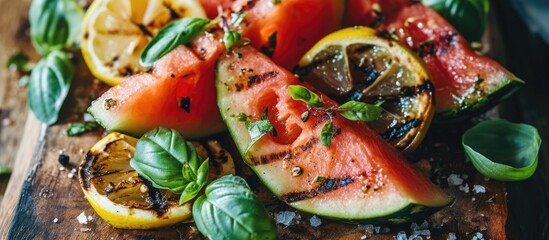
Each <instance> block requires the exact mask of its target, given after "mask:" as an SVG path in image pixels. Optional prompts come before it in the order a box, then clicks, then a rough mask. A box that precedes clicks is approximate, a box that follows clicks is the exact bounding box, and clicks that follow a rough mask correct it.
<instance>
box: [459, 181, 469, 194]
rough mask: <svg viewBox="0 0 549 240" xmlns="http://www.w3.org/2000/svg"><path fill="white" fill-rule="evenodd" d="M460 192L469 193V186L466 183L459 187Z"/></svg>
mask: <svg viewBox="0 0 549 240" xmlns="http://www.w3.org/2000/svg"><path fill="white" fill-rule="evenodd" d="M459 190H461V191H463V192H465V193H469V184H467V183H465V185H459Z"/></svg>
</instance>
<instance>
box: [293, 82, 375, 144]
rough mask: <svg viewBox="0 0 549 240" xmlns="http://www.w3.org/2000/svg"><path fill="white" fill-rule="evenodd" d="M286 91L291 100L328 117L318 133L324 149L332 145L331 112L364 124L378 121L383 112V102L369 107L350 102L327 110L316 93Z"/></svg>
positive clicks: (299, 88)
mask: <svg viewBox="0 0 549 240" xmlns="http://www.w3.org/2000/svg"><path fill="white" fill-rule="evenodd" d="M288 91H289V93H290V96H291V97H292V99H294V100H298V101H302V102H305V103H307V104H308V105H309V106H311V107H312V108H313V110H315V111H324V112H325V114H326V115H327V116H328V121H327V122H326V123H325V124H324V126H323V127H322V130H321V132H320V142H321V143H322V145H324V146H326V147H329V146H330V145H332V139H333V137H334V135H335V131H336V128H335V126H334V123H333V120H332V113H333V112H339V113H340V114H341V116H343V117H344V118H347V119H349V120H351V121H364V122H369V121H374V120H376V119H378V118H379V116H380V115H381V113H382V112H383V108H381V104H383V102H379V103H377V104H375V105H371V104H367V103H364V102H358V101H354V100H352V101H348V102H346V103H344V104H342V105H341V106H339V107H332V108H328V107H326V105H324V102H322V99H321V98H320V97H319V96H318V95H317V94H316V93H314V92H312V91H311V90H309V89H307V88H306V87H304V86H301V85H291V86H289V87H288Z"/></svg>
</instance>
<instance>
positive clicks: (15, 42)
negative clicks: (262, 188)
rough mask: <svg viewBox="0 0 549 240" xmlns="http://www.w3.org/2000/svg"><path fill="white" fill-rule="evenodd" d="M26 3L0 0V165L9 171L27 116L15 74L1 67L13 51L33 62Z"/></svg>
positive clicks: (1, 186) (0, 183)
mask: <svg viewBox="0 0 549 240" xmlns="http://www.w3.org/2000/svg"><path fill="white" fill-rule="evenodd" d="M29 3H30V0H22V1H9V0H3V1H0V13H1V14H0V26H1V28H0V29H1V31H2V33H1V34H0V164H7V165H8V166H9V167H10V168H11V169H13V167H15V166H16V164H15V162H16V161H15V158H16V155H17V149H18V146H19V142H20V141H21V139H22V137H23V135H22V134H21V133H22V132H23V129H24V127H25V122H26V121H25V119H26V117H27V112H28V111H27V110H26V107H27V104H26V99H27V91H26V88H22V87H19V86H18V84H19V77H20V76H19V75H18V74H17V73H14V72H11V71H9V70H8V69H7V68H6V67H5V66H6V63H7V61H8V59H9V58H10V57H11V56H12V55H13V54H14V53H16V52H19V51H23V52H25V53H26V54H28V55H29V56H31V58H33V59H37V56H36V54H35V53H34V51H33V50H32V47H31V44H30V39H29V37H28V35H27V29H28V21H27V10H28V6H29ZM7 180H8V178H7V177H4V178H1V179H0V202H1V201H2V198H3V196H4V191H5V189H6V186H7V183H8V181H7Z"/></svg>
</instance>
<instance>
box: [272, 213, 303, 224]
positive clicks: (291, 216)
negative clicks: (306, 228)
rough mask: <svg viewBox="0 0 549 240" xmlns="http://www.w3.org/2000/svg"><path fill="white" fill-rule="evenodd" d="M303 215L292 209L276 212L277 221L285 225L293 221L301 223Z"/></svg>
mask: <svg viewBox="0 0 549 240" xmlns="http://www.w3.org/2000/svg"><path fill="white" fill-rule="evenodd" d="M300 220H301V215H299V214H297V213H295V212H292V211H281V212H278V213H277V214H276V223H281V224H283V225H284V226H290V225H291V224H293V223H297V224H298V223H299V221H300Z"/></svg>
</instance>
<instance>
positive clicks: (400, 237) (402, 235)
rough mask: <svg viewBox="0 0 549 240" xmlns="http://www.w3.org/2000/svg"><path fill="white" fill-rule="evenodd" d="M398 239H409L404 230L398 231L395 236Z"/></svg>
mask: <svg viewBox="0 0 549 240" xmlns="http://www.w3.org/2000/svg"><path fill="white" fill-rule="evenodd" d="M395 239H396V240H408V236H407V235H406V233H405V232H404V231H400V232H398V234H397V235H396V236H395Z"/></svg>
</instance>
